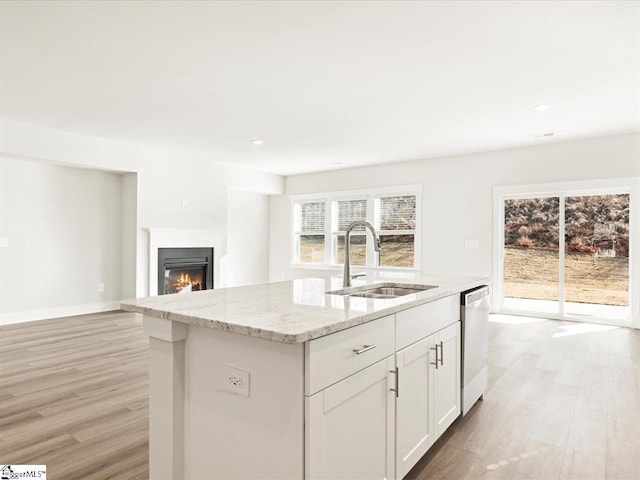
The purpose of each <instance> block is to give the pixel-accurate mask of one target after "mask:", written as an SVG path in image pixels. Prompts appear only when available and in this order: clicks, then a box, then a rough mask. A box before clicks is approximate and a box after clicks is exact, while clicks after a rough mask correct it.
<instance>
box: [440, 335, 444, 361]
mask: <svg viewBox="0 0 640 480" xmlns="http://www.w3.org/2000/svg"><path fill="white" fill-rule="evenodd" d="M443 362H444V344H443V343H442V340H440V365H444V363H443Z"/></svg>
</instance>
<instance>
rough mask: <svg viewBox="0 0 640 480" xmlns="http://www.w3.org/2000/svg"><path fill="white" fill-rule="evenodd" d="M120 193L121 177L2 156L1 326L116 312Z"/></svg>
mask: <svg viewBox="0 0 640 480" xmlns="http://www.w3.org/2000/svg"><path fill="white" fill-rule="evenodd" d="M122 192H123V179H122V175H118V174H113V173H107V172H100V171H96V170H87V169H78V168H69V167H61V166H56V165H48V164H44V163H41V162H33V161H25V160H17V159H13V158H6V157H2V156H0V236H2V237H5V238H7V239H8V246H7V247H5V248H0V266H1V267H0V316H1V317H2V319H0V323H8V322H11V321H17V320H22V319H25V318H26V319H31V318H46V316H48V315H49V314H50V313H54V314H59V315H60V316H62V315H65V314H74V313H81V312H84V311H85V310H90V311H99V310H104V309H112V308H114V307H115V306H116V305H117V303H116V302H117V301H118V300H119V299H120V297H121V257H122V248H121V243H122V233H123V231H122V208H123V200H122V198H123V195H122ZM98 283H104V292H98Z"/></svg>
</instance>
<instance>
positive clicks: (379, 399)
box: [305, 355, 396, 480]
mask: <svg viewBox="0 0 640 480" xmlns="http://www.w3.org/2000/svg"><path fill="white" fill-rule="evenodd" d="M395 381H396V379H395V356H394V355H391V356H390V357H388V358H386V359H384V360H381V361H380V362H378V363H374V364H373V365H371V366H370V367H367V368H365V369H364V370H362V371H360V372H358V373H355V374H353V375H351V376H350V377H347V378H345V379H344V380H342V381H340V382H338V383H336V384H335V385H332V386H331V387H328V388H326V389H324V390H322V391H321V392H318V393H316V394H315V395H312V396H310V397H306V398H305V401H306V428H305V435H306V442H305V443H306V446H305V449H306V452H305V456H306V461H305V476H306V478H307V479H324V478H342V479H347V478H348V479H352V480H356V479H370V480H372V479H393V478H394V473H395V472H394V466H395V465H394V454H395V452H394V449H393V444H394V438H395V435H394V433H395V408H394V407H395V392H394V391H392V390H391V389H395Z"/></svg>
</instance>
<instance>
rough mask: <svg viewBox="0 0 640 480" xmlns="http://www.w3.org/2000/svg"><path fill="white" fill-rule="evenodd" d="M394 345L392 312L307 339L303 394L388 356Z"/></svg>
mask: <svg viewBox="0 0 640 480" xmlns="http://www.w3.org/2000/svg"><path fill="white" fill-rule="evenodd" d="M394 346H395V319H394V316H393V315H389V316H387V317H382V318H379V319H377V320H372V321H371V322H367V323H363V324H362V325H358V326H356V327H351V328H348V329H346V330H342V331H340V332H336V333H332V334H331V335H327V336H325V337H320V338H317V339H315V340H311V341H310V342H307V343H306V344H305V394H306V395H313V394H314V393H316V392H318V391H320V390H322V389H323V388H326V387H328V386H329V385H332V384H334V383H336V382H338V381H339V380H342V379H343V378H345V377H348V376H349V375H351V374H353V373H355V372H357V371H359V370H362V369H363V368H365V367H368V366H369V365H371V364H373V363H375V362H378V361H380V360H382V359H383V358H385V357H388V356H389V355H391V354H393V353H394ZM363 350H366V351H363ZM356 351H360V352H361V353H356Z"/></svg>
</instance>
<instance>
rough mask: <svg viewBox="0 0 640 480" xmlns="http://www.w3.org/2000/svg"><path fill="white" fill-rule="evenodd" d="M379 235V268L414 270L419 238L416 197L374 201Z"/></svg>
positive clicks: (385, 198) (377, 199) (386, 198)
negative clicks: (406, 268) (416, 241)
mask: <svg viewBox="0 0 640 480" xmlns="http://www.w3.org/2000/svg"><path fill="white" fill-rule="evenodd" d="M375 205H376V225H375V227H376V230H377V231H378V232H379V234H380V247H381V248H380V266H393V267H413V266H414V257H415V237H416V196H415V195H405V196H401V197H380V198H376V200H375Z"/></svg>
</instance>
